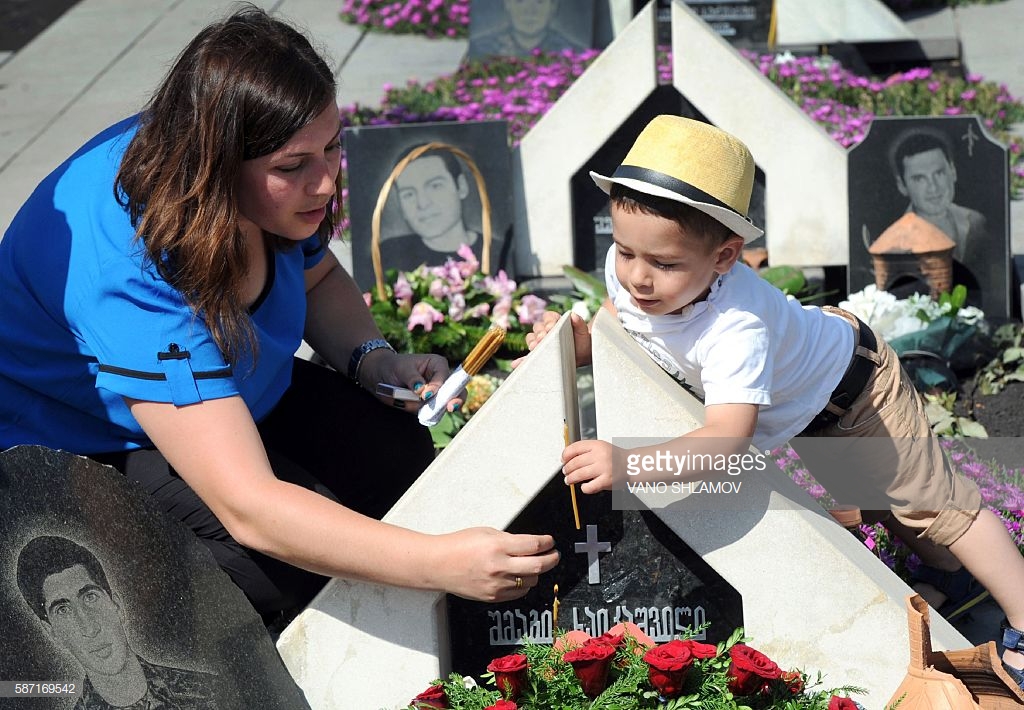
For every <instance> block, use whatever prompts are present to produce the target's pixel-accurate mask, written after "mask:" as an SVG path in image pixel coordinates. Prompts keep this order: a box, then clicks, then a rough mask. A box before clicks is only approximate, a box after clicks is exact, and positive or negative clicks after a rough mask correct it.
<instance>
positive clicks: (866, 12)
mask: <svg viewBox="0 0 1024 710" xmlns="http://www.w3.org/2000/svg"><path fill="white" fill-rule="evenodd" d="M777 1H778V23H779V32H778V37H777V43H778V45H779V46H780V47H785V46H792V45H812V46H813V45H820V44H835V43H838V42H845V43H848V44H852V43H854V42H900V41H909V40H913V39H914V33H913V32H912V31H911V30H910V28H909V27H907V26H906V24H904V22H903V20H901V19H900V18H899V16H898V15H897V14H896V13H895V12H893V11H892V10H890V9H889V8H888V7H887V6H886V5H885V3H883V2H881V0H857V2H822V1H821V0H777Z"/></svg>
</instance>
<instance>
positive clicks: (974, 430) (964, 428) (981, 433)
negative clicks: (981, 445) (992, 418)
mask: <svg viewBox="0 0 1024 710" xmlns="http://www.w3.org/2000/svg"><path fill="white" fill-rule="evenodd" d="M957 425H958V426H959V427H960V433H961V434H963V435H964V436H973V437H975V438H976V439H987V438H988V431H986V430H985V427H984V425H982V424H981V423H980V422H976V421H973V420H971V419H967V418H966V417H957Z"/></svg>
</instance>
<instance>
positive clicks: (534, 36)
mask: <svg viewBox="0 0 1024 710" xmlns="http://www.w3.org/2000/svg"><path fill="white" fill-rule="evenodd" d="M594 4H595V3H592V2H579V0H533V1H531V2H519V1H518V0H517V1H516V2H507V1H506V0H473V3H472V6H471V10H470V18H471V19H470V25H469V49H468V51H467V56H468V57H470V58H476V59H478V58H483V57H489V56H506V57H528V56H530V54H531V53H532V52H534V51H541V52H558V51H561V50H564V49H571V50H575V51H581V50H584V49H588V48H590V47H592V46H593V44H594Z"/></svg>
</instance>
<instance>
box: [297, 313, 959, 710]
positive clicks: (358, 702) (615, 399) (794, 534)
mask: <svg viewBox="0 0 1024 710" xmlns="http://www.w3.org/2000/svg"><path fill="white" fill-rule="evenodd" d="M565 324H566V321H565V319H564V318H563V320H562V321H561V323H560V326H559V329H558V330H557V331H556V336H557V337H551V338H549V339H548V340H546V341H545V342H544V343H542V345H541V346H540V347H539V348H538V349H537V350H536V351H535V352H534V353H532V354H531V355H530V356H529V358H527V360H526V361H525V362H524V363H523V365H521V366H520V367H519V368H518V369H517V370H516V371H515V372H513V374H512V376H511V377H509V379H508V380H507V381H506V382H505V383H504V384H503V385H502V386H501V387H500V388H499V389H498V390H497V392H496V393H495V395H494V396H493V397H492V398H491V400H490V401H489V402H488V403H487V404H486V405H485V406H484V407H483V408H482V409H481V410H480V412H478V413H477V414H476V415H475V416H474V418H473V419H471V420H470V423H469V424H468V425H467V427H466V428H465V429H464V430H463V431H462V432H461V433H460V434H459V435H458V436H457V437H456V438H455V440H454V441H453V443H452V445H451V446H450V447H449V448H448V449H446V450H445V452H444V453H443V454H442V455H441V456H440V457H439V458H438V459H437V460H436V461H435V462H434V464H432V465H431V466H430V468H428V469H427V471H426V472H425V473H424V474H423V476H422V477H421V478H420V480H419V481H418V482H417V483H416V485H414V486H413V487H412V488H411V489H410V490H409V492H408V493H407V494H406V495H405V496H403V497H402V499H401V500H400V501H399V502H398V503H397V504H396V506H395V508H394V509H392V511H391V512H390V513H389V514H388V516H387V517H386V518H385V520H387V521H388V522H392V523H395V524H398V525H403V526H406V527H410V528H413V529H417V530H422V531H424V532H429V533H442V532H447V531H452V530H458V529H461V528H465V527H470V526H475V525H488V526H493V527H497V528H504V527H507V526H508V524H509V523H510V522H511V521H512V520H514V519H515V518H516V516H517V515H518V514H519V512H520V511H521V510H522V509H523V508H524V507H525V506H526V505H527V504H528V503H529V502H530V501H531V499H533V497H534V496H535V495H536V494H537V492H538V491H540V490H541V489H543V488H544V487H545V486H546V485H547V484H548V482H549V481H550V479H551V477H552V475H554V474H555V472H556V471H557V470H558V459H559V454H560V452H561V450H562V447H563V444H562V433H561V426H562V418H563V417H564V416H566V414H567V412H566V409H567V406H566V400H567V399H572V398H575V395H576V393H575V380H574V378H573V377H572V374H571V372H572V368H571V365H568V363H571V362H572V361H573V359H574V358H573V355H572V352H573V351H572V346H571V334H570V333H569V328H567V327H566V326H565ZM594 378H595V394H596V404H597V424H598V433H599V436H600V437H601V438H602V439H605V440H615V439H619V440H620V441H621V440H622V439H621V438H622V437H640V436H642V437H663V438H665V439H668V438H672V437H674V436H678V435H680V434H683V433H685V432H687V431H689V430H691V429H693V428H695V427H696V426H698V425H699V422H700V421H701V418H702V416H703V413H702V409H701V406H700V404H699V403H698V402H697V400H695V399H694V398H693V397H692V396H691V395H689V394H688V393H686V392H685V391H684V390H683V389H682V388H680V387H679V386H678V385H676V384H675V382H674V381H673V380H672V379H671V378H670V377H669V376H668V375H666V374H665V373H664V372H663V371H662V370H661V369H660V368H659V367H658V366H657V365H656V364H655V363H654V362H653V361H651V360H650V358H649V357H648V356H647V355H646V354H645V353H644V352H643V350H641V349H640V347H639V346H637V345H636V344H635V343H634V342H633V340H632V339H631V338H630V337H629V336H628V335H627V334H626V333H625V332H624V331H623V330H622V329H621V327H620V326H619V325H618V323H617V322H616V321H615V319H614V317H612V316H610V315H609V314H607V313H604V312H601V313H600V314H599V315H598V316H597V320H596V321H595V325H594ZM563 383H565V390H564V392H565V394H563ZM568 410H569V412H568V414H569V415H570V417H571V416H573V414H574V409H573V407H572V406H569V407H568ZM570 426H571V427H572V428H573V429H575V427H576V426H577V424H576V422H575V420H571V422H570ZM744 485H745V486H747V488H746V489H745V492H749V493H750V494H751V496H752V500H753V501H754V502H755V504H754V505H746V504H745V505H743V506H740V507H739V508H738V509H734V510H731V511H728V512H723V511H721V510H719V511H715V510H709V509H708V508H707V506H701V505H697V504H695V503H694V502H693V501H690V502H687V501H686V500H682V501H681V502H678V503H676V504H674V505H671V506H669V507H667V508H661V509H657V510H655V513H656V514H657V515H658V517H659V518H660V519H661V520H662V522H664V523H665V524H666V525H667V526H668V527H669V528H670V529H671V530H672V531H673V532H674V533H675V534H676V535H678V536H679V538H681V539H682V540H683V541H684V542H685V543H686V544H687V545H688V546H689V547H690V548H691V549H693V550H694V551H696V552H697V553H699V554H700V555H701V556H702V557H703V559H704V561H705V562H707V563H708V564H710V565H711V567H712V568H714V570H715V571H716V572H717V573H718V574H720V575H721V576H722V577H723V578H724V579H725V581H726V582H728V583H729V584H730V585H731V586H732V587H733V588H735V589H736V590H738V591H739V593H740V595H741V596H742V601H743V618H744V620H745V625H746V629H747V633H748V635H750V636H751V637H752V638H753V641H752V643H753V644H754V645H755V647H757V648H759V649H761V650H762V651H764V652H766V653H767V654H768V655H769V656H770V657H771V658H773V659H774V660H776V661H777V662H779V663H780V664H782V665H784V666H794V667H801V668H804V669H806V670H808V671H810V672H812V673H813V672H815V671H817V670H821V671H822V672H823V673H825V674H827V677H826V680H825V682H826V683H832V684H834V685H843V684H855V685H859V686H863V687H865V688H866V689H867V690H868V695H867V697H866V704H867V706H868V707H881V705H882V704H884V701H885V700H887V699H888V697H889V696H890V695H891V693H892V692H893V690H894V689H895V688H896V687H897V685H898V684H899V682H900V681H901V680H902V678H903V676H904V673H905V670H906V667H907V663H908V658H909V656H908V648H909V645H908V633H907V623H906V612H905V610H904V606H903V598H904V596H905V595H906V594H908V593H909V589H908V587H907V586H906V585H905V584H904V583H903V582H902V581H901V580H900V579H899V578H898V577H896V576H895V575H894V574H893V573H892V572H890V571H889V569H888V568H887V567H885V565H884V564H883V563H881V562H880V561H879V560H878V559H877V558H875V557H874V556H873V555H872V554H871V553H870V552H869V551H868V550H867V548H865V547H864V546H863V545H862V544H860V543H859V542H858V541H857V540H856V539H855V538H854V537H853V536H852V535H850V534H849V533H847V532H846V531H845V530H844V529H842V528H841V527H840V526H839V525H837V524H836V523H834V522H833V521H832V519H831V518H829V517H828V516H827V515H826V514H825V513H824V512H823V511H822V510H821V508H820V506H818V505H817V503H815V502H814V501H813V500H812V499H811V498H810V497H809V496H808V495H807V494H806V493H805V492H804V491H803V490H802V489H800V488H799V487H797V486H796V485H795V484H794V483H793V482H792V481H791V480H790V479H789V478H788V477H787V476H786V475H785V474H783V473H782V472H781V471H779V470H778V469H777V468H773V467H770V468H769V470H767V471H765V472H764V473H763V475H760V476H758V477H757V478H752V477H748V478H747V480H746V481H745V483H744ZM744 500H746V499H744ZM536 532H544V531H542V530H538V531H536ZM549 582H550V580H548V579H545V578H544V577H542V578H541V584H548V583H549ZM444 616H445V603H444V597H443V595H442V594H441V593H436V592H420V591H411V590H404V589H396V588H391V587H384V586H380V585H374V584H365V583H359V582H350V581H346V580H340V579H337V580H333V581H331V582H330V583H329V584H328V586H327V587H326V588H325V590H324V591H323V592H322V593H321V594H320V595H319V596H318V597H317V598H316V599H315V600H314V602H313V603H312V604H311V605H310V607H309V608H308V609H307V610H306V611H304V612H303V613H302V614H301V615H300V616H299V617H298V619H296V621H295V622H294V623H293V624H292V625H291V626H290V627H289V628H287V629H286V630H285V632H284V634H282V636H281V639H280V641H279V642H278V650H279V651H280V653H281V656H282V657H283V658H284V661H285V664H286V665H287V667H288V669H289V670H290V671H291V673H292V674H293V676H294V677H295V679H296V681H297V683H298V684H299V686H300V687H301V688H302V689H303V691H304V692H305V694H306V697H307V699H308V700H309V702H310V704H311V706H312V707H313V708H314V709H316V710H321V709H335V708H337V709H339V710H340V709H341V708H350V707H360V708H395V707H404V703H407V702H408V701H409V700H410V699H411V698H412V697H413V696H415V695H416V694H417V693H419V692H420V691H422V690H424V689H426V687H427V685H428V684H429V683H430V681H432V680H433V679H435V678H437V677H440V676H444V675H447V673H448V668H449V663H448V654H449V648H450V643H449V639H448V638H447V637H446V636H447V629H448V624H447V619H445V618H444ZM932 638H933V642H934V644H935V647H936V648H937V649H952V648H966V647H968V646H970V643H969V642H968V641H967V640H966V639H964V638H963V636H961V635H960V634H959V633H958V632H957V631H956V630H955V629H953V627H952V626H950V625H949V624H948V622H946V621H945V620H944V619H942V618H941V617H938V616H936V617H935V619H934V621H933V626H932ZM381 669H387V677H388V680H387V682H381V681H380V678H382V673H383V671H382V670H381Z"/></svg>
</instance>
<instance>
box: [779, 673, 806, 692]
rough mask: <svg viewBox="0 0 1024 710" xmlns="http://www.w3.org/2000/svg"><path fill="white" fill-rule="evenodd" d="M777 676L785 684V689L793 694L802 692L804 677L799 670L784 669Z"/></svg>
mask: <svg viewBox="0 0 1024 710" xmlns="http://www.w3.org/2000/svg"><path fill="white" fill-rule="evenodd" d="M779 677H780V678H781V679H782V682H783V683H785V684H786V690H788V691H789V692H791V693H792V694H793V695H800V693H802V692H804V677H803V675H802V674H801V673H800V671H784V672H783V673H782V675H781V676H779Z"/></svg>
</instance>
